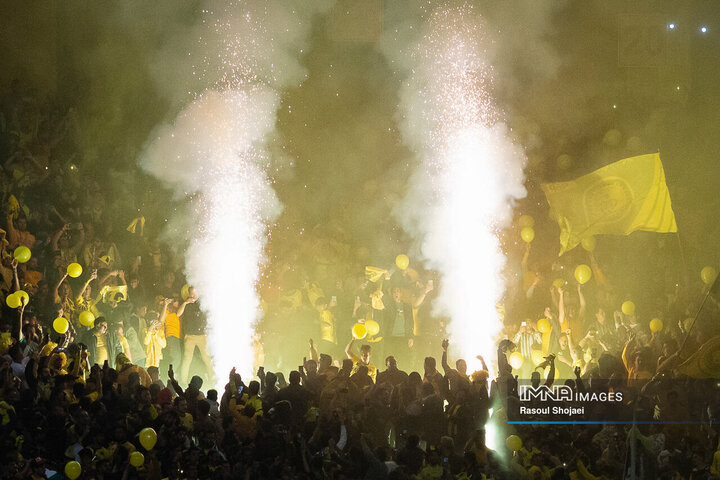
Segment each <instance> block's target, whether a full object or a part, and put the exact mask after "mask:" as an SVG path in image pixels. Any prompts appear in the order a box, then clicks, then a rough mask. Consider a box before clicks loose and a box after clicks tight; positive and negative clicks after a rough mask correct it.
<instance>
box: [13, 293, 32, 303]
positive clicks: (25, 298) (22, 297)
mask: <svg viewBox="0 0 720 480" xmlns="http://www.w3.org/2000/svg"><path fill="white" fill-rule="evenodd" d="M15 295H17V296H18V298H19V299H20V305H27V304H28V302H29V301H30V295H28V294H27V292H26V291H25V290H18V291H17V292H15Z"/></svg>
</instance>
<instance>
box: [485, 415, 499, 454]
mask: <svg viewBox="0 0 720 480" xmlns="http://www.w3.org/2000/svg"><path fill="white" fill-rule="evenodd" d="M492 414H493V409H492V408H491V409H490V412H489V415H488V418H489V419H490V420H488V421H487V423H486V424H485V446H486V447H487V448H489V449H490V450H495V451H497V449H498V447H499V445H498V444H497V441H496V440H497V438H496V437H497V426H496V425H495V422H494V421H493V420H492V418H493V417H492Z"/></svg>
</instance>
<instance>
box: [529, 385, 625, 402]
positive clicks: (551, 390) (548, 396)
mask: <svg viewBox="0 0 720 480" xmlns="http://www.w3.org/2000/svg"><path fill="white" fill-rule="evenodd" d="M518 394H519V397H520V401H521V402H532V401H535V400H537V401H540V402H622V392H575V391H573V389H572V388H571V387H569V386H568V385H553V386H552V387H548V386H547V385H538V386H537V387H533V386H532V385H519V386H518Z"/></svg>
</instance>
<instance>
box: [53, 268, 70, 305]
mask: <svg viewBox="0 0 720 480" xmlns="http://www.w3.org/2000/svg"><path fill="white" fill-rule="evenodd" d="M67 277H68V274H67V273H65V275H63V276H62V278H61V279H60V281H59V282H58V283H57V285H55V289H54V290H53V298H54V299H56V300H57V299H58V298H60V295H58V290H59V289H60V285H62V283H63V282H64V281H65V279H66V278H67Z"/></svg>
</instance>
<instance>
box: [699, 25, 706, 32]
mask: <svg viewBox="0 0 720 480" xmlns="http://www.w3.org/2000/svg"><path fill="white" fill-rule="evenodd" d="M707 31H708V27H706V26H705V25H703V26H702V27H700V33H707Z"/></svg>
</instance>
